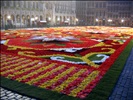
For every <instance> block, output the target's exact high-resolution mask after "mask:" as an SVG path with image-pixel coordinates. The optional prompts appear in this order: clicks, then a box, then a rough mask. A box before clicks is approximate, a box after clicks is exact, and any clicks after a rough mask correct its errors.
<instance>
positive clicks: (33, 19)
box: [31, 18, 35, 26]
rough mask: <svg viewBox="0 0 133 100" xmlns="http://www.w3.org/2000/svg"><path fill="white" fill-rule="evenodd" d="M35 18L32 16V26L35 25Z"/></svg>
mask: <svg viewBox="0 0 133 100" xmlns="http://www.w3.org/2000/svg"><path fill="white" fill-rule="evenodd" d="M34 21H35V18H31V22H32V26H34Z"/></svg>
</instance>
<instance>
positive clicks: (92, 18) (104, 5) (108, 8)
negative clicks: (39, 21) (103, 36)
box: [76, 0, 133, 26]
mask: <svg viewBox="0 0 133 100" xmlns="http://www.w3.org/2000/svg"><path fill="white" fill-rule="evenodd" d="M132 3H133V1H128V0H127V1H126V0H125V1H106V0H103V1H102V0H101V1H77V2H76V17H77V18H78V19H79V25H112V26H132V21H131V20H132V13H133V11H132V7H133V6H132Z"/></svg>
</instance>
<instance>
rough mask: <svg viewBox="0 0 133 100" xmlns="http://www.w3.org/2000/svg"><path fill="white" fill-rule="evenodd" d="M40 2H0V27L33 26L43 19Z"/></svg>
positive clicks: (43, 13)
mask: <svg viewBox="0 0 133 100" xmlns="http://www.w3.org/2000/svg"><path fill="white" fill-rule="evenodd" d="M45 13H46V12H45V8H44V3H43V2H42V1H1V15H0V16H1V25H2V27H4V26H5V25H7V24H13V25H19V26H33V25H35V24H36V23H35V22H36V21H37V20H43V19H45V17H46V16H45Z"/></svg>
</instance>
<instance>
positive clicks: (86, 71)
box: [0, 26, 133, 98]
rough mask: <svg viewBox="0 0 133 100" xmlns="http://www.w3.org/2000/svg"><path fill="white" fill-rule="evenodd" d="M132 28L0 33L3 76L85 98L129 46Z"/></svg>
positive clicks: (62, 29) (37, 30)
mask: <svg viewBox="0 0 133 100" xmlns="http://www.w3.org/2000/svg"><path fill="white" fill-rule="evenodd" d="M132 35H133V29H132V28H127V29H126V28H118V27H117V28H115V27H114V28H113V27H94V26H88V27H67V28H65V27H64V28H45V29H36V30H26V29H23V30H6V31H1V37H2V38H1V70H0V71H1V76H3V77H5V78H8V79H11V80H16V81H18V82H22V83H25V84H29V85H33V86H36V87H40V88H44V89H48V90H51V91H57V92H59V93H63V94H66V95H68V96H73V97H78V98H85V97H86V96H87V95H89V93H90V92H91V91H92V90H93V88H95V86H96V85H97V84H98V82H99V81H100V79H101V78H102V77H104V75H105V74H106V72H107V71H108V70H109V68H110V67H111V65H112V64H113V63H114V61H115V60H116V59H117V57H118V56H119V55H120V53H121V52H122V51H123V49H124V48H125V47H126V45H127V44H128V43H129V42H130V40H131V39H132Z"/></svg>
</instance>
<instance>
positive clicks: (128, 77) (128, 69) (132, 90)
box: [109, 48, 133, 100]
mask: <svg viewBox="0 0 133 100" xmlns="http://www.w3.org/2000/svg"><path fill="white" fill-rule="evenodd" d="M109 100H133V48H132V51H131V53H130V56H129V57H128V59H127V62H126V65H125V67H124V69H123V72H122V73H121V75H120V78H119V80H118V82H117V84H116V86H115V88H114V91H113V93H112V94H111V96H110V98H109Z"/></svg>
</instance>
